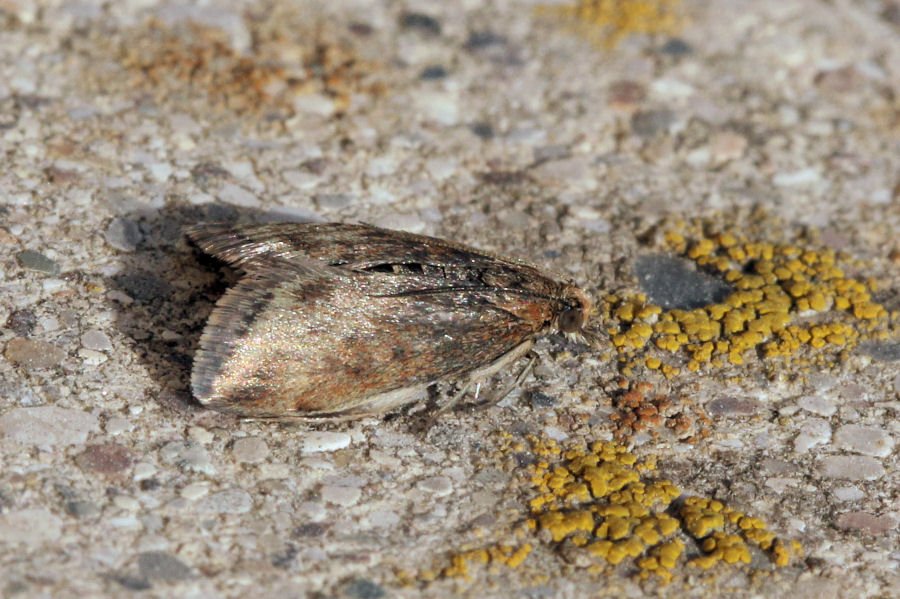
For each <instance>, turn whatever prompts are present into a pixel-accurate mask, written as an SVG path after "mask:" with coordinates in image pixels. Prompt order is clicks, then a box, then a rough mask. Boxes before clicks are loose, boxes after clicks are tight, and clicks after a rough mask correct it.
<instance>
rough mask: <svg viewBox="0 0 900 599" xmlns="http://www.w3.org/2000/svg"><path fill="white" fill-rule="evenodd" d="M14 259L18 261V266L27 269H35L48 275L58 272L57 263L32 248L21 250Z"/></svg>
mask: <svg viewBox="0 0 900 599" xmlns="http://www.w3.org/2000/svg"><path fill="white" fill-rule="evenodd" d="M16 260H17V261H18V262H19V266H21V267H22V268H27V269H28V270H36V271H38V272H42V273H46V274H48V275H57V274H59V264H57V263H56V262H54V261H53V260H51V259H50V258H48V257H47V256H45V255H44V254H42V253H40V252H36V251H34V250H22V251H21V252H19V253H17V254H16Z"/></svg>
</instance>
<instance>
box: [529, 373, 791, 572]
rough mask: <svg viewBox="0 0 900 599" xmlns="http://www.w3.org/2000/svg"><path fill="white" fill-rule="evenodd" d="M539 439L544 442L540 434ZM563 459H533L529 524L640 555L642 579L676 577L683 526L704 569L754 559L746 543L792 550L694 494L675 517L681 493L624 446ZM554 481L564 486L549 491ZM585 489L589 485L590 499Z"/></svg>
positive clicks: (749, 520) (592, 550)
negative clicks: (648, 476)
mask: <svg viewBox="0 0 900 599" xmlns="http://www.w3.org/2000/svg"><path fill="white" fill-rule="evenodd" d="M645 387H646V385H645V386H644V387H642V389H643V390H646V388H645ZM533 442H535V443H536V444H537V445H543V443H542V442H540V441H538V440H537V439H533ZM561 458H562V459H563V460H564V461H563V462H562V463H561V464H558V465H555V466H551V465H550V464H548V463H546V462H543V463H538V464H534V465H532V466H531V467H530V469H531V473H530V476H529V477H528V478H529V480H531V481H532V482H533V483H535V485H534V486H535V487H536V489H537V490H538V492H539V495H538V497H539V498H540V501H534V500H532V501H531V503H530V506H531V511H532V518H531V519H530V520H529V521H528V522H529V523H530V527H529V528H530V529H537V530H538V531H539V532H540V533H541V534H542V535H543V536H544V537H545V539H546V540H547V541H549V542H552V543H562V542H563V541H565V542H566V543H570V546H569V548H570V549H575V550H576V551H584V552H586V553H587V554H588V555H590V556H593V557H594V558H599V559H602V560H604V561H606V562H607V563H609V564H613V565H615V564H619V563H621V562H622V561H624V560H625V559H628V558H636V561H635V563H636V565H637V566H638V568H639V574H638V577H639V578H642V579H646V578H649V577H650V576H651V575H652V576H654V577H656V578H657V579H659V580H660V581H662V582H668V581H669V580H670V579H671V578H672V576H673V569H674V568H675V565H676V562H677V561H678V559H679V557H680V556H681V555H682V553H683V552H684V550H685V543H684V541H683V540H682V539H680V538H678V537H677V536H676V535H679V532H681V533H682V534H684V535H686V536H687V537H690V538H693V539H694V540H695V541H696V542H697V543H698V545H699V546H700V548H701V550H702V551H703V555H702V556H701V557H699V558H696V559H694V560H692V561H691V562H690V563H691V564H692V565H696V566H702V567H705V568H709V567H712V566H713V565H715V564H716V563H719V562H722V563H725V564H738V563H748V562H749V560H750V549H749V545H748V543H753V544H755V545H757V546H759V547H760V548H761V549H763V550H766V551H769V553H770V554H771V556H772V560H773V561H774V562H775V563H776V564H779V565H783V564H784V563H786V560H788V559H789V557H790V555H791V553H792V552H791V550H789V549H788V548H787V545H786V544H784V543H782V542H780V541H778V540H776V539H775V537H774V535H773V534H772V533H771V532H769V531H768V530H767V529H766V527H765V524H764V523H763V522H762V521H761V520H759V519H758V518H753V517H750V516H747V515H745V514H743V513H741V512H739V511H736V510H734V509H731V508H729V507H727V506H726V505H724V504H723V503H722V502H720V501H716V500H713V499H706V498H702V497H688V498H685V499H684V500H683V501H682V502H681V505H680V507H679V509H678V512H677V516H672V515H670V514H669V513H668V511H670V510H669V507H670V506H671V505H672V502H674V501H676V500H679V499H680V496H681V491H680V490H679V489H678V488H677V487H676V486H675V485H674V484H672V483H671V482H670V481H666V480H656V481H647V480H643V478H642V476H641V472H649V471H653V470H655V467H656V464H655V462H654V463H652V464H649V465H647V464H643V463H640V462H638V460H637V458H636V456H634V454H631V453H629V452H628V451H626V449H625V448H624V447H623V446H621V445H618V444H616V443H604V442H597V443H594V444H592V445H591V446H590V447H589V448H572V449H568V450H565V451H562V452H561ZM550 480H558V481H562V484H560V485H557V486H556V491H554V492H551V493H546V492H545V491H546V488H547V484H546V481H550ZM584 488H589V489H590V497H589V498H588V499H585V495H584V493H583V491H582V490H583V489H584ZM566 490H568V491H566ZM732 529H733V530H732ZM796 548H797V547H796V546H795V549H796ZM795 552H796V551H795Z"/></svg>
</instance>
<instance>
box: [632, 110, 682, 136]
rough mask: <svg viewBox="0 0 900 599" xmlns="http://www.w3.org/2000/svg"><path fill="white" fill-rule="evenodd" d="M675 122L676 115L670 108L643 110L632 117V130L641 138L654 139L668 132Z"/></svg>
mask: <svg viewBox="0 0 900 599" xmlns="http://www.w3.org/2000/svg"><path fill="white" fill-rule="evenodd" d="M674 122H675V113H674V112H672V111H671V110H669V109H668V108H663V109H660V110H641V111H638V112H635V113H634V115H633V116H632V117H631V130H632V131H633V132H634V133H636V134H637V135H639V136H641V137H653V136H654V135H656V134H657V133H661V132H664V131H666V130H667V129H668V128H669V127H671V126H672V124H673V123H674Z"/></svg>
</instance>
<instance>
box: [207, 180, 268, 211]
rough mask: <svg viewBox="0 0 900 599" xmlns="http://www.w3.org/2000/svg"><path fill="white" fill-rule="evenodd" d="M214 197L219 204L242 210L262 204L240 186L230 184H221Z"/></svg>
mask: <svg viewBox="0 0 900 599" xmlns="http://www.w3.org/2000/svg"><path fill="white" fill-rule="evenodd" d="M216 197H217V198H218V200H219V201H220V202H224V203H226V204H231V205H233V206H241V207H243V208H258V207H259V206H260V205H261V204H262V202H260V201H259V198H258V197H256V195H255V194H253V193H251V192H249V191H247V190H246V189H244V188H243V187H241V186H240V185H235V184H234V183H230V182H225V183H223V184H222V188H221V189H220V190H219V192H218V193H217V194H216Z"/></svg>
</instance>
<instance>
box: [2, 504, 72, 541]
mask: <svg viewBox="0 0 900 599" xmlns="http://www.w3.org/2000/svg"><path fill="white" fill-rule="evenodd" d="M62 527H63V521H62V519H61V518H60V517H59V516H57V515H56V514H54V513H53V512H51V511H49V510H43V509H39V508H34V509H27V510H19V511H15V512H7V513H5V514H0V539H3V543H4V544H5V545H13V544H18V543H22V544H24V545H27V546H29V547H34V546H37V545H41V544H42V543H46V542H49V541H55V540H57V539H58V538H59V537H60V536H62Z"/></svg>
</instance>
